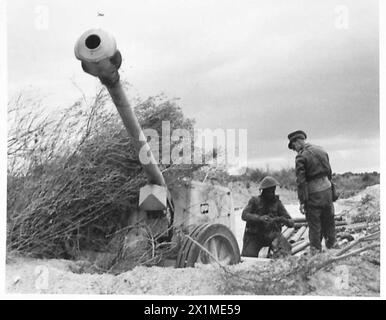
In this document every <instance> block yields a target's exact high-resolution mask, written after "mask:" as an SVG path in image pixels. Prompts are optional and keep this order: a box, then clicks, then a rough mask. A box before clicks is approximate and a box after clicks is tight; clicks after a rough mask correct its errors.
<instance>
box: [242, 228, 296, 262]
mask: <svg viewBox="0 0 386 320" xmlns="http://www.w3.org/2000/svg"><path fill="white" fill-rule="evenodd" d="M263 247H270V248H271V252H272V254H273V256H274V257H280V256H286V255H289V254H290V253H291V245H290V244H289V243H288V241H287V240H286V239H285V238H284V237H283V236H282V235H281V233H280V232H278V233H277V235H276V236H275V237H274V238H273V239H267V238H266V237H261V236H259V235H257V234H253V233H250V232H247V231H246V232H244V237H243V250H242V252H241V255H242V256H243V257H258V256H259V252H260V250H261V249H262V248H263Z"/></svg>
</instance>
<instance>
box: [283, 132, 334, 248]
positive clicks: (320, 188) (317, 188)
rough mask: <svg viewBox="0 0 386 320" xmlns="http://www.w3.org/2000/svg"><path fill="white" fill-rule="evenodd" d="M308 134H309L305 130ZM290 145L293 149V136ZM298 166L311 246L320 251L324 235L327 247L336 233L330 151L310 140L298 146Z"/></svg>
mask: <svg viewBox="0 0 386 320" xmlns="http://www.w3.org/2000/svg"><path fill="white" fill-rule="evenodd" d="M300 132H302V131H300ZM303 133H304V132H303ZM304 136H305V137H306V135H305V134H304ZM288 137H289V138H290V137H291V134H290V135H289V136H288ZM292 141H293V140H292ZM288 147H289V148H291V149H292V146H291V139H290V143H289V145H288ZM295 170H296V183H297V187H298V198H299V201H300V203H301V204H303V205H304V208H305V214H306V219H307V222H308V226H309V238H310V245H311V248H314V249H316V250H319V251H320V250H321V241H322V239H323V237H324V239H325V241H326V247H327V248H331V247H332V246H334V244H335V241H336V237H335V219H334V204H333V200H332V191H331V182H330V181H331V175H332V171H331V166H330V162H329V157H328V154H327V152H326V151H324V150H323V149H322V148H321V147H318V146H315V145H311V144H308V143H306V144H305V145H304V147H303V148H302V149H301V150H298V154H297V156H296V159H295Z"/></svg>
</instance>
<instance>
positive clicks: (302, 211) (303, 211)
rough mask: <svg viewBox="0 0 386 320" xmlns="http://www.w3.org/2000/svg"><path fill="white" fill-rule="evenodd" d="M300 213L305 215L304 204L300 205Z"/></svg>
mask: <svg viewBox="0 0 386 320" xmlns="http://www.w3.org/2000/svg"><path fill="white" fill-rule="evenodd" d="M299 209H300V212H301V214H305V213H306V209H305V207H304V203H302V204H301V205H300V208H299Z"/></svg>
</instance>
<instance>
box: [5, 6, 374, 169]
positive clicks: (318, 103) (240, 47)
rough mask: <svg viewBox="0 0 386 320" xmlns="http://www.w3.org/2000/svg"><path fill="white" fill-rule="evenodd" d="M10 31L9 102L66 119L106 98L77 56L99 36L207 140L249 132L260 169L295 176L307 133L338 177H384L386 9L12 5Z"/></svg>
mask: <svg viewBox="0 0 386 320" xmlns="http://www.w3.org/2000/svg"><path fill="white" fill-rule="evenodd" d="M98 12H100V13H103V14H104V16H103V17H98V16H97V13H98ZM7 19H8V91H9V97H12V96H14V95H15V94H17V93H19V92H26V93H30V94H33V95H35V96H37V97H41V98H42V99H43V103H44V104H45V105H46V107H47V109H49V110H54V111H55V110H57V109H60V108H65V107H66V106H67V105H68V104H69V103H71V102H73V101H74V100H75V99H77V98H78V97H79V96H80V91H79V88H81V90H83V91H84V92H85V93H86V94H87V95H90V96H91V95H92V94H93V93H95V90H96V88H97V85H98V81H97V79H93V78H91V77H90V76H89V75H87V74H85V73H84V72H83V71H82V69H81V67H80V63H79V61H78V60H76V59H75V57H74V52H73V49H74V44H75V42H76V40H77V39H78V38H79V36H80V35H81V34H82V33H83V32H84V31H86V30H88V29H90V28H94V27H98V28H99V27H100V28H103V29H105V30H107V31H108V32H110V33H111V34H113V35H114V37H115V38H116V40H117V43H118V48H119V50H120V51H121V53H122V56H123V64H122V68H121V73H122V77H123V78H124V79H126V80H128V81H129V82H130V83H131V84H132V85H133V87H134V88H135V90H136V92H138V94H140V95H141V96H142V97H147V96H154V95H157V94H159V93H161V92H163V93H165V94H166V95H167V96H168V97H170V98H173V97H179V98H181V99H180V100H179V103H180V106H181V108H182V109H183V111H184V113H185V115H186V116H188V117H192V118H195V119H196V125H197V127H198V128H211V129H215V128H223V129H247V132H248V164H249V165H250V166H257V167H264V168H265V167H269V168H271V169H278V168H283V167H284V168H288V167H291V166H293V165H294V156H295V154H294V153H293V152H292V151H290V150H289V149H288V148H287V143H288V141H287V135H288V133H289V132H291V131H294V130H298V129H302V130H304V131H306V132H307V134H308V138H309V139H308V141H309V142H310V143H314V144H318V145H321V146H322V147H324V148H325V149H326V150H327V151H328V153H329V155H330V160H331V165H332V168H333V170H334V171H335V172H346V171H352V172H363V171H374V170H375V171H379V165H380V163H379V92H378V90H379V88H378V87H379V80H378V79H379V64H378V63H379V61H378V60H379V57H378V5H377V1H375V0H366V1H365V0H352V1H345V0H339V1H337V0H326V1H310V0H292V1H288V0H287V1H284V0H283V1H281V0H280V1H279V0H273V1H256V0H254V1H246V0H244V1H240V0H232V1H230V0H223V1H220V0H216V1H215V0H206V1H203V0H202V1H199V0H167V1H166V0H164V1H159V0H138V1H137V0H129V1H127V0H126V1H118V0H115V1H98V0H92V1H90V0H82V1H73V0H66V1H59V0H55V1H43V0H39V1H35V0H12V1H8V3H7ZM75 84H76V85H75Z"/></svg>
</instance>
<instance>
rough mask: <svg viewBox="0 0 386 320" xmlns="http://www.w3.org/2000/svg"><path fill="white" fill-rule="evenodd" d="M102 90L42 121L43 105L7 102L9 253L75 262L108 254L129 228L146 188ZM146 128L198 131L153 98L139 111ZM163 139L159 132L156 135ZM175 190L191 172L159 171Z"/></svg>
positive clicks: (180, 169)
mask: <svg viewBox="0 0 386 320" xmlns="http://www.w3.org/2000/svg"><path fill="white" fill-rule="evenodd" d="M109 101H110V99H109V96H108V94H107V92H106V90H105V89H103V88H101V89H100V90H99V91H98V92H97V94H96V96H95V97H94V98H93V101H92V102H91V103H90V104H88V103H87V101H86V100H85V99H84V98H82V99H80V100H79V101H76V102H75V103H74V104H73V105H72V106H70V107H68V108H66V109H65V110H63V111H62V112H60V113H59V112H58V113H59V117H58V114H56V115H55V116H56V117H55V118H54V117H52V116H51V117H50V116H47V117H45V116H43V115H42V113H41V111H42V108H41V107H40V106H39V103H36V102H34V101H28V100H27V101H24V100H23V98H22V96H19V97H17V98H16V99H15V100H13V101H11V102H10V105H9V119H10V120H11V121H10V127H9V134H8V207H7V220H8V223H7V248H8V249H9V250H15V251H19V252H22V253H28V254H32V255H34V256H40V257H61V258H74V257H76V256H77V254H78V253H79V252H80V251H82V250H85V249H86V250H96V251H106V250H109V248H110V247H111V246H110V247H109V242H110V240H111V237H109V235H111V234H113V233H114V232H116V231H117V230H121V229H124V228H125V227H127V224H128V218H129V215H130V213H131V212H132V211H133V210H134V209H135V208H136V207H137V203H138V192H139V189H140V187H141V186H143V185H144V184H145V183H146V178H145V175H144V173H143V170H142V167H141V165H140V163H139V161H138V156H137V154H136V152H135V149H134V147H133V141H132V139H131V138H129V137H128V135H127V133H126V131H125V129H124V127H123V125H122V123H121V120H120V118H119V116H118V115H117V112H116V110H115V107H114V106H113V105H112V104H111V103H110V102H109ZM136 113H137V115H138V118H139V120H140V122H141V125H142V126H143V128H152V129H156V130H160V128H161V122H162V120H169V121H171V125H172V129H173V128H177V127H178V128H185V129H188V130H192V129H193V125H194V122H193V120H191V119H186V118H185V117H184V115H183V113H182V111H181V109H180V108H179V107H178V105H177V103H176V101H175V100H167V99H166V98H165V97H154V98H149V99H147V100H146V101H143V102H141V103H140V104H139V105H138V106H137V107H136ZM159 133H160V136H161V132H160V131H159ZM161 168H162V170H163V171H164V174H165V175H166V177H167V179H168V181H170V183H173V181H177V180H178V179H179V178H180V177H181V176H183V175H189V174H190V172H191V171H192V170H195V167H194V166H181V165H180V166H173V165H169V166H167V167H165V166H162V167H161Z"/></svg>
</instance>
